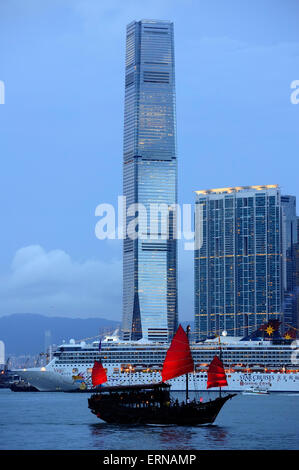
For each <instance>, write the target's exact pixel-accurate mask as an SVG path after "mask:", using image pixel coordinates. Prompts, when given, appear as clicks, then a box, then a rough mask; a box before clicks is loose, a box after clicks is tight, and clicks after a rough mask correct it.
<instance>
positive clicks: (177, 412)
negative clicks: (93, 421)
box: [88, 325, 236, 426]
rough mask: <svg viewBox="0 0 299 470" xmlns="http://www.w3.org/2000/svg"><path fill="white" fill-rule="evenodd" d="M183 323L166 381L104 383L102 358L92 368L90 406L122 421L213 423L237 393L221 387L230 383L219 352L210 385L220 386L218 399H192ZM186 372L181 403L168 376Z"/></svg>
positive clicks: (171, 351) (191, 366)
mask: <svg viewBox="0 0 299 470" xmlns="http://www.w3.org/2000/svg"><path fill="white" fill-rule="evenodd" d="M189 330H190V327H187V333H186V332H185V331H184V330H183V328H182V327H181V325H180V326H179V328H178V330H177V332H176V334H175V336H174V337H173V340H172V342H171V345H170V347H169V349H168V351H167V354H166V358H165V361H164V365H163V370H162V382H160V383H155V384H149V385H143V384H142V385H128V386H113V387H108V386H102V384H103V383H105V382H106V381H107V377H106V372H105V369H104V367H103V366H102V364H101V362H99V361H96V362H95V365H94V367H93V371H92V383H93V386H94V387H96V386H97V387H98V388H97V389H96V393H94V394H93V395H92V396H91V397H90V398H89V399H88V406H89V408H90V409H91V411H92V413H94V414H95V415H96V416H97V417H98V418H100V419H102V420H103V421H106V422H107V423H118V424H150V425H166V424H176V425H185V426H196V425H198V424H209V423H213V422H214V421H215V419H216V417H217V415H218V413H219V411H220V410H221V408H222V407H223V405H224V403H225V402H227V401H228V400H230V399H231V398H232V397H234V396H235V395H236V394H229V395H226V396H221V387H224V386H227V381H226V375H225V371H224V367H223V364H222V361H221V349H220V358H219V357H218V356H215V357H214V359H213V361H212V362H211V364H210V366H209V370H208V382H207V388H212V387H220V389H219V396H218V397H217V398H216V399H215V400H210V401H207V402H202V400H200V401H197V400H195V399H194V400H193V401H190V399H189V391H188V373H191V372H193V371H194V363H193V359H192V355H191V351H190V346H189V340H188V333H189ZM184 374H185V375H186V400H185V401H184V402H182V403H179V402H178V400H176V401H173V400H172V399H171V398H170V385H169V384H166V383H165V382H166V381H167V380H170V379H172V378H174V377H179V376H181V375H184Z"/></svg>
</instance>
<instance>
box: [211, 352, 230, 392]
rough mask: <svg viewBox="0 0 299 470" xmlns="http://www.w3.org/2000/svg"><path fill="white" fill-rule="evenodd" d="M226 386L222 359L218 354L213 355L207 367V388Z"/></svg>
mask: <svg viewBox="0 0 299 470" xmlns="http://www.w3.org/2000/svg"><path fill="white" fill-rule="evenodd" d="M226 386H227V381H226V375H225V371H224V367H223V364H222V361H221V360H220V359H219V357H218V356H215V357H214V359H213V360H212V362H211V364H210V366H209V369H208V382H207V388H211V387H226Z"/></svg>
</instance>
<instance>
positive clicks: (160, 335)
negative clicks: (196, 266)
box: [122, 20, 177, 341]
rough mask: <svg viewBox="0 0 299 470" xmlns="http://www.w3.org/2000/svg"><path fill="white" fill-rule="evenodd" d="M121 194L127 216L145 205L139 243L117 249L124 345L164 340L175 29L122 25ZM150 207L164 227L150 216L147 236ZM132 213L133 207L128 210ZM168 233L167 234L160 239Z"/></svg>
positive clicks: (128, 241) (173, 322)
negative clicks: (120, 263) (164, 218)
mask: <svg viewBox="0 0 299 470" xmlns="http://www.w3.org/2000/svg"><path fill="white" fill-rule="evenodd" d="M123 192H124V196H125V197H126V211H127V210H128V208H129V206H131V204H136V203H139V204H143V205H144V207H145V209H146V213H147V217H146V216H144V214H140V213H139V214H138V215H139V220H138V226H137V228H136V232H138V237H137V238H136V239H132V238H133V237H131V236H129V235H128V226H129V224H130V222H132V219H134V215H135V216H136V215H137V214H136V213H135V212H134V215H133V213H132V212H131V213H130V214H131V215H129V216H128V217H127V222H126V228H127V232H126V233H127V235H126V238H125V240H124V247H123V321H122V336H123V339H125V340H138V339H140V338H142V337H143V338H144V339H146V340H160V341H161V340H162V341H168V340H169V339H170V338H171V337H172V335H173V332H174V331H175V329H176V326H177V245H176V239H175V238H176V237H175V232H174V231H175V220H174V219H175V211H173V210H172V207H173V205H174V204H176V202H177V161H176V115H175V75H174V38H173V24H172V23H171V22H168V21H154V20H142V21H134V22H132V23H130V24H129V25H128V26H127V35H126V75H125V117H124V158H123ZM150 204H164V205H165V206H164V207H166V208H167V211H168V218H167V220H168V221H167V227H166V228H165V226H163V224H162V215H161V213H158V215H156V223H157V226H156V230H155V233H153V232H152V233H150V217H149V215H150ZM131 207H132V206H131ZM166 232H167V233H166Z"/></svg>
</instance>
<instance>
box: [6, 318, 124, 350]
mask: <svg viewBox="0 0 299 470" xmlns="http://www.w3.org/2000/svg"><path fill="white" fill-rule="evenodd" d="M118 327H119V322H116V321H113V320H106V319H103V318H86V319H81V318H65V317H46V316H44V315H37V314H31V313H22V314H14V315H8V316H5V317H0V340H2V341H4V343H5V355H6V356H8V355H16V356H20V355H22V354H25V355H26V354H28V355H35V354H39V353H40V352H43V351H44V350H45V346H49V344H60V343H62V341H63V340H66V341H68V340H69V339H70V338H74V339H76V340H79V339H84V338H90V337H93V336H96V335H99V334H101V335H104V334H108V333H110V332H112V331H114V330H115V329H116V328H118Z"/></svg>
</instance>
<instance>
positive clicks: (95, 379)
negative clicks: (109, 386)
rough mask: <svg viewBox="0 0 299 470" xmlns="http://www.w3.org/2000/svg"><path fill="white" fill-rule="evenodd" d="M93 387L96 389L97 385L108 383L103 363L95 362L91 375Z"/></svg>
mask: <svg viewBox="0 0 299 470" xmlns="http://www.w3.org/2000/svg"><path fill="white" fill-rule="evenodd" d="M91 380H92V385H93V386H94V387H96V386H97V385H100V384H103V383H104V382H107V375H106V371H105V369H104V367H103V366H102V364H101V362H99V361H94V365H93V368H92V373H91Z"/></svg>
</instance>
